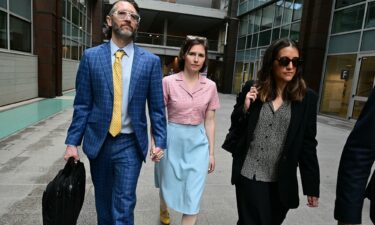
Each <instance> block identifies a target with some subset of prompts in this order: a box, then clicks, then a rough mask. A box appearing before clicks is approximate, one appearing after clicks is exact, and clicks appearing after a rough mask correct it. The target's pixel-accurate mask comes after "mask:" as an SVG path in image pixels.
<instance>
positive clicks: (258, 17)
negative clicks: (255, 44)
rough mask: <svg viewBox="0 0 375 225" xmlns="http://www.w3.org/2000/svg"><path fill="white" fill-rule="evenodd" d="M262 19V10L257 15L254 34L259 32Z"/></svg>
mask: <svg viewBox="0 0 375 225" xmlns="http://www.w3.org/2000/svg"><path fill="white" fill-rule="evenodd" d="M261 19H262V10H258V11H257V12H256V14H255V22H254V32H258V31H259V26H260V21H261Z"/></svg>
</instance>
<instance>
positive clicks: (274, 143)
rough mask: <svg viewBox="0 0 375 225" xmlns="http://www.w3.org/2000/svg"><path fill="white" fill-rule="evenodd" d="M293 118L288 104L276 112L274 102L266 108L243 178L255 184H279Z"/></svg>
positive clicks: (256, 132)
mask: <svg viewBox="0 0 375 225" xmlns="http://www.w3.org/2000/svg"><path fill="white" fill-rule="evenodd" d="M290 117H291V104H290V102H289V101H284V102H283V104H282V105H281V106H280V107H279V108H278V109H277V110H276V111H275V110H274V108H273V104H272V102H271V101H270V102H266V103H264V104H263V106H262V109H261V111H260V115H259V120H258V123H257V125H256V127H255V131H254V139H253V141H252V142H251V143H250V147H249V150H248V152H247V155H246V159H245V162H244V164H243V166H242V170H241V175H242V176H244V177H247V178H249V179H251V180H257V181H263V182H276V181H277V180H278V177H277V175H278V174H277V168H278V161H279V159H280V156H281V152H282V150H283V149H284V144H285V139H286V136H287V132H288V127H289V123H290Z"/></svg>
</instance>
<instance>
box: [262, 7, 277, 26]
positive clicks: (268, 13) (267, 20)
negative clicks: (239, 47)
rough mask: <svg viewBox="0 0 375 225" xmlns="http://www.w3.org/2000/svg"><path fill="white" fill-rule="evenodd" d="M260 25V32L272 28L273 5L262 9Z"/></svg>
mask: <svg viewBox="0 0 375 225" xmlns="http://www.w3.org/2000/svg"><path fill="white" fill-rule="evenodd" d="M262 10H263V13H262V23H261V26H260V30H266V29H269V28H272V23H273V17H274V13H275V5H274V4H272V5H269V6H267V7H265V8H263V9H262Z"/></svg>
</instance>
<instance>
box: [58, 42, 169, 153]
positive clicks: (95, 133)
mask: <svg viewBox="0 0 375 225" xmlns="http://www.w3.org/2000/svg"><path fill="white" fill-rule="evenodd" d="M124 91H126V90H124ZM146 102H147V104H148V111H149V116H150V121H151V127H152V135H153V137H154V139H155V144H156V146H158V147H161V148H165V147H166V117H165V106H164V100H163V87H162V73H161V65H160V59H159V58H158V57H157V56H155V55H154V54H151V53H149V52H147V51H145V50H144V49H142V48H139V47H137V46H136V45H134V59H133V65H132V72H131V79H130V87H129V107H128V113H129V116H130V118H131V121H132V126H133V129H134V133H135V135H136V138H137V142H138V147H139V150H140V153H141V155H143V157H144V159H145V158H146V155H147V149H148V135H147V133H148V132H147V119H146ZM112 108H113V80H112V63H111V53H110V44H109V43H105V44H102V45H99V46H96V47H93V48H90V49H87V50H86V51H85V52H84V54H83V57H82V59H81V62H80V65H79V68H78V72H77V79H76V97H75V100H74V113H73V119H72V123H71V125H70V127H69V129H68V134H67V138H66V140H65V144H70V145H76V146H79V145H80V144H81V142H82V139H83V145H82V148H83V151H84V152H85V153H86V155H87V156H88V157H89V158H90V159H94V158H95V157H96V156H97V155H98V152H99V151H100V149H101V147H102V145H103V142H104V140H105V138H106V136H107V134H108V129H109V125H110V122H111V118H112Z"/></svg>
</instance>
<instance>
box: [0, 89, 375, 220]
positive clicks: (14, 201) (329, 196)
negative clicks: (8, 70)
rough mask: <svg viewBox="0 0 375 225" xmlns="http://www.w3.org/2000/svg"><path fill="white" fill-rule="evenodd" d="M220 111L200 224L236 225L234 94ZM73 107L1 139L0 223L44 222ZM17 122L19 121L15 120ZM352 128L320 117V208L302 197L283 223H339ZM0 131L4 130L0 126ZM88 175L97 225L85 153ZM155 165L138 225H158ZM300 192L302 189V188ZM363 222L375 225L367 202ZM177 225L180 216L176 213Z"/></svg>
mask: <svg viewBox="0 0 375 225" xmlns="http://www.w3.org/2000/svg"><path fill="white" fill-rule="evenodd" d="M220 100H221V105H222V106H221V108H220V109H219V110H218V111H217V116H216V121H217V122H216V124H217V125H216V153H215V155H216V170H215V172H214V173H213V174H211V175H209V176H208V181H207V186H206V190H205V193H204V196H203V199H202V204H201V212H200V214H199V218H198V224H199V225H208V224H210V225H234V224H236V221H237V211H236V202H235V193H234V187H233V186H232V185H230V172H231V159H232V157H231V156H230V154H229V153H227V152H225V151H224V150H222V149H221V148H220V146H221V144H222V142H223V140H224V137H225V134H226V132H227V129H228V127H229V115H230V113H231V111H232V107H233V104H234V102H235V96H234V95H224V94H220ZM71 116H72V109H71V108H69V109H65V110H64V111H62V112H60V113H58V114H56V115H54V116H52V117H50V118H48V119H46V120H44V121H42V122H39V123H37V124H35V125H33V126H30V127H27V128H26V129H24V130H22V131H21V132H18V133H16V134H14V135H12V136H10V137H8V138H6V139H3V140H2V141H0V224H1V225H34V224H35V225H38V224H42V213H41V212H42V211H41V205H42V203H41V196H42V194H43V190H44V189H45V187H46V185H47V183H48V182H49V181H50V180H52V179H53V177H54V176H55V175H56V173H57V172H58V170H59V169H61V168H62V167H63V166H64V164H65V162H64V160H63V159H62V157H63V153H64V150H65V146H64V140H65V136H66V130H67V128H68V126H69V124H70V120H71ZM15 122H16V121H15ZM352 126H353V124H351V123H348V122H343V121H339V120H335V119H331V118H328V117H322V116H319V123H318V142H319V145H318V157H319V162H320V170H321V198H320V206H319V207H318V208H314V209H312V208H308V207H307V206H306V197H305V196H302V193H301V194H300V198H301V201H300V207H299V208H298V209H296V210H291V211H290V212H289V213H288V215H287V219H286V221H285V222H284V224H291V225H317V224H318V225H335V224H337V222H336V221H335V220H334V219H333V206H334V199H335V188H336V175H337V168H338V163H339V159H340V156H341V151H342V147H343V145H344V143H345V141H346V138H347V136H348V134H349V132H350V130H351V128H352ZM0 129H1V128H0ZM81 157H82V161H83V162H84V163H85V167H86V172H87V195H86V199H85V203H84V206H83V209H82V212H81V214H80V218H79V221H78V224H96V212H95V204H94V196H93V194H94V190H93V186H92V183H91V177H90V173H89V164H88V161H87V158H86V157H85V156H84V155H83V154H81ZM153 184H154V179H153V163H152V162H151V161H150V160H148V161H147V163H146V164H144V166H143V169H142V172H141V176H140V179H139V182H138V189H137V193H138V196H137V197H138V201H137V206H136V211H135V224H136V225H158V224H159V221H158V214H159V209H158V205H159V202H158V190H157V189H155V188H154V185H153ZM300 190H301V186H300ZM363 211H364V212H363V224H371V222H370V220H369V217H368V212H369V206H368V201H366V203H365V206H364V210H363ZM171 217H172V225H177V224H180V218H181V215H180V214H179V213H176V212H171Z"/></svg>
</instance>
